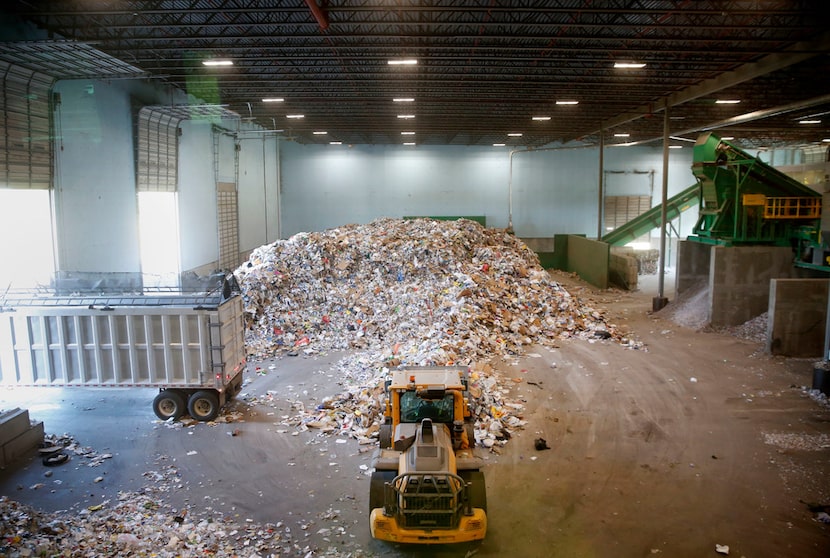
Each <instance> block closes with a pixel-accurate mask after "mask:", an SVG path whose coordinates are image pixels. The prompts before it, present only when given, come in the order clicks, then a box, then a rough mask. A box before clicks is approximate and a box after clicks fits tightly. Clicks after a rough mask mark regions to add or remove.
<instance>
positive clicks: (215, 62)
mask: <svg viewBox="0 0 830 558" xmlns="http://www.w3.org/2000/svg"><path fill="white" fill-rule="evenodd" d="M202 65H203V66H233V61H232V60H223V59H219V58H215V59H212V60H202Z"/></svg>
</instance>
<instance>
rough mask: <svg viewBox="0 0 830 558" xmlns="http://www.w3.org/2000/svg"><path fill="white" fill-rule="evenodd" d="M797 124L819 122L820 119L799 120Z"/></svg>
mask: <svg viewBox="0 0 830 558" xmlns="http://www.w3.org/2000/svg"><path fill="white" fill-rule="evenodd" d="M798 123H799V124H821V120H799V121H798Z"/></svg>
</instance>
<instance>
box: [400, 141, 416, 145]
mask: <svg viewBox="0 0 830 558" xmlns="http://www.w3.org/2000/svg"><path fill="white" fill-rule="evenodd" d="M403 144H404V145H415V142H414V141H405V142H403Z"/></svg>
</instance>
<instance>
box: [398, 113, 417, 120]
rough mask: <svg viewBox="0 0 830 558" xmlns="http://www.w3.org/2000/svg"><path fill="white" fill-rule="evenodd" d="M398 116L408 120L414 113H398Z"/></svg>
mask: <svg viewBox="0 0 830 558" xmlns="http://www.w3.org/2000/svg"><path fill="white" fill-rule="evenodd" d="M398 118H400V119H402V120H410V119H412V118H415V115H414V114H399V115H398Z"/></svg>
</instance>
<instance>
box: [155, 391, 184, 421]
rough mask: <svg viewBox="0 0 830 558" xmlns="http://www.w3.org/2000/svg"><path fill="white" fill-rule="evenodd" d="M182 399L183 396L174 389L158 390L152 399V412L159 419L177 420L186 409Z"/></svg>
mask: <svg viewBox="0 0 830 558" xmlns="http://www.w3.org/2000/svg"><path fill="white" fill-rule="evenodd" d="M184 401H185V398H184V396H183V395H182V394H181V393H179V392H178V391H176V390H172V389H166V390H164V391H160V392H159V394H158V395H156V398H155V399H153V412H154V413H155V414H156V416H157V417H158V418H160V419H161V420H170V419H173V420H179V419H180V418H181V417H182V415H184V413H185V411H186V409H187V406H186V405H185V403H184Z"/></svg>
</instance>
